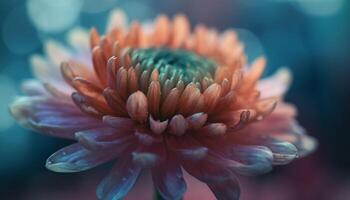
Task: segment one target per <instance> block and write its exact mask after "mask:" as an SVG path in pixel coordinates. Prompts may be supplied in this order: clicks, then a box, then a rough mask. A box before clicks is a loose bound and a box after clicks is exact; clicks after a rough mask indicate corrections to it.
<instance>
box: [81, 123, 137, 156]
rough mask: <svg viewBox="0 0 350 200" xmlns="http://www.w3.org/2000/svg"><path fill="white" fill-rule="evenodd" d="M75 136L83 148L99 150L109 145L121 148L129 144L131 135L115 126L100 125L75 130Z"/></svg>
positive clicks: (109, 146)
mask: <svg viewBox="0 0 350 200" xmlns="http://www.w3.org/2000/svg"><path fill="white" fill-rule="evenodd" d="M75 138H76V139H77V140H78V141H79V142H80V143H81V144H82V145H83V146H84V147H85V148H87V149H90V150H101V149H105V148H111V147H117V148H118V149H119V150H122V149H125V148H126V147H127V146H128V145H129V144H130V142H131V140H132V138H133V135H130V134H125V133H123V132H122V131H121V130H118V129H116V128H111V127H102V128H96V129H89V130H84V131H79V132H76V133H75ZM120 152H121V151H120Z"/></svg>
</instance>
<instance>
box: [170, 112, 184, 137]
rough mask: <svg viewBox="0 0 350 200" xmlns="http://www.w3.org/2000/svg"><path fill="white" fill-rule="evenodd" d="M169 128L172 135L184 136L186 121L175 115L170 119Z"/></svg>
mask: <svg viewBox="0 0 350 200" xmlns="http://www.w3.org/2000/svg"><path fill="white" fill-rule="evenodd" d="M169 127H170V131H171V133H172V134H174V135H177V136H181V135H183V134H185V132H186V130H187V122H186V119H185V118H184V117H183V116H182V115H175V116H174V117H173V118H172V119H171V121H170V124H169Z"/></svg>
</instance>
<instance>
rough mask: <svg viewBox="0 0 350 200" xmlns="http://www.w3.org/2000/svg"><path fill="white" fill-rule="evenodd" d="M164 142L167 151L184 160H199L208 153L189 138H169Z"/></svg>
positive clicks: (205, 148)
mask: <svg viewBox="0 0 350 200" xmlns="http://www.w3.org/2000/svg"><path fill="white" fill-rule="evenodd" d="M166 142H167V145H168V147H169V150H170V151H172V152H174V153H175V154H176V155H177V156H178V157H179V158H181V159H184V160H201V159H203V158H204V157H205V156H206V155H207V153H208V148H207V147H205V146H203V145H201V144H200V143H199V142H198V141H197V140H195V139H194V138H192V137H191V136H187V135H184V136H181V137H177V136H169V137H168V138H167V141H166Z"/></svg>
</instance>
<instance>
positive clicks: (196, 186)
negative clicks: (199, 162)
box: [183, 171, 215, 200]
mask: <svg viewBox="0 0 350 200" xmlns="http://www.w3.org/2000/svg"><path fill="white" fill-rule="evenodd" d="M183 173H184V177H185V180H186V183H187V191H186V193H185V195H184V198H183V199H184V200H193V199H201V200H213V199H215V196H214V194H213V193H212V192H211V190H210V189H209V187H208V186H207V185H206V184H205V183H203V182H201V181H199V180H198V179H196V178H195V177H193V176H192V175H190V174H188V173H187V172H186V171H184V172H183Z"/></svg>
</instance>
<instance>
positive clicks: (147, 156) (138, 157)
mask: <svg viewBox="0 0 350 200" xmlns="http://www.w3.org/2000/svg"><path fill="white" fill-rule="evenodd" d="M132 161H133V163H134V164H135V165H137V166H140V167H142V168H151V167H153V166H155V165H156V164H157V163H159V161H160V157H159V156H158V155H157V154H156V153H153V152H136V151H135V152H133V153H132Z"/></svg>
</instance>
